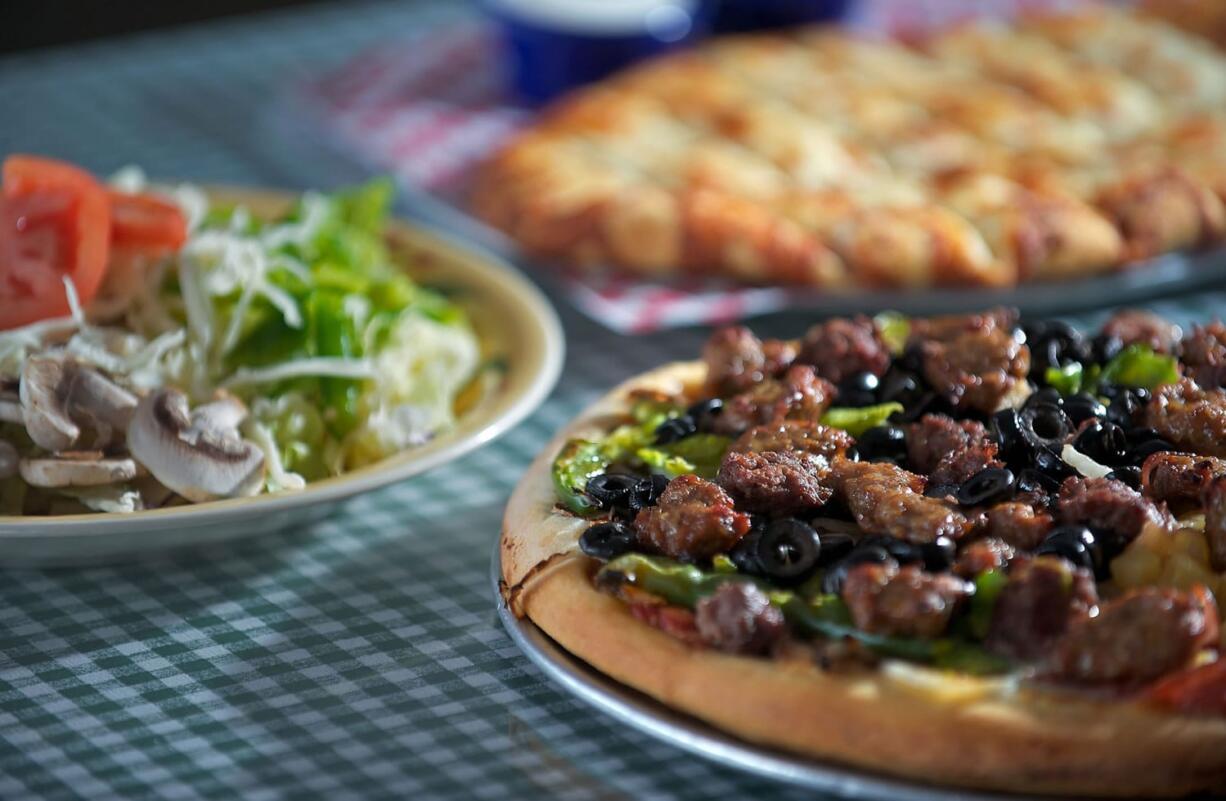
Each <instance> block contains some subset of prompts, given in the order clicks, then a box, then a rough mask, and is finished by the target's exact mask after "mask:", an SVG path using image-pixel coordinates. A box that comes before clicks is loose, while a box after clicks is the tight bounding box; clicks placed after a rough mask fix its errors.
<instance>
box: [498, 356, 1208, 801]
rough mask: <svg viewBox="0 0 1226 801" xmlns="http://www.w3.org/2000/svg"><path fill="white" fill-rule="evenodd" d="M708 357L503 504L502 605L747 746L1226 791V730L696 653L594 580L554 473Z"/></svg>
mask: <svg viewBox="0 0 1226 801" xmlns="http://www.w3.org/2000/svg"><path fill="white" fill-rule="evenodd" d="M703 370H704V368H703V366H702V365H701V364H700V363H697V362H690V363H679V364H673V365H669V366H666V367H664V368H661V369H660V370H656V371H653V372H651V373H647V374H645V375H643V376H641V377H639V378H636V379H633V380H631V381H629V382H627V383H625V384H623V385H621V386H620V387H618V388H617V389H616V390H614V391H613V392H612V393H610V394H609V395H607V396H605V397H604V398H602V399H601V400H600V401H598V402H597V403H596V404H595V405H594V406H593V407H591V408H590V409H589V410H588V411H586V412H585V413H584V414H582V415H580V417H579V418H577V419H576V420H575V422H574V423H572V424H571V425H570V426H568V427H567V429H566V430H564V431H563V432H562V433H561V434H560V435H559V436H558V438H557V439H555V441H554V442H553V443H551V445H550V446H549V447H548V448H547V449H546V450H545V452H544V453H542V455H541V456H540V458H538V459H537V460H536V462H535V463H534V464H533V466H532V468H531V469H530V470H529V472H528V473H527V475H526V476H525V477H524V479H523V481H522V482H521V483H520V485H519V487H518V488H517V489H516V491H515V493H514V495H513V496H512V498H511V501H510V504H509V506H508V508H507V515H506V519H505V521H504V524H503V535H502V545H501V554H502V560H503V561H502V578H503V593H504V597H505V598H506V599H507V600H508V601H509V602H510V603H511V605H512V609H513V610H514V611H515V612H516V614H518V615H520V616H524V615H526V616H527V617H529V618H531V619H532V620H533V621H534V622H535V623H536V624H537V625H539V626H540V627H541V628H542V629H543V630H544V631H546V632H547V633H548V634H549V635H550V636H551V637H553V638H554V639H555V640H557V641H558V642H559V643H560V644H561V645H562V646H563V647H565V648H566V649H567V650H569V651H570V652H571V653H574V654H575V655H577V656H578V657H580V658H582V659H583V660H585V661H587V662H588V663H589V664H591V665H593V666H594V667H596V668H597V669H598V670H600V671H602V672H604V673H606V674H608V675H610V676H612V677H613V678H615V679H617V680H618V681H621V682H623V683H625V684H627V685H629V686H632V687H634V688H636V689H638V690H640V691H642V692H644V693H647V694H648V695H651V696H652V697H654V698H657V699H658V700H660V701H662V702H663V703H665V704H667V705H669V706H671V707H674V708H676V709H679V710H682V711H685V712H687V713H689V714H692V715H694V716H696V717H698V718H700V719H702V720H704V721H707V722H708V723H710V724H712V725H714V726H716V727H718V728H721V729H724V730H726V731H729V732H731V733H733V734H735V735H737V736H739V737H742V738H744V739H746V740H748V741H751V742H755V743H761V744H763V745H768V746H772V747H778V748H782V749H785V750H788V751H792V752H795V753H798V754H802V755H806V756H812V757H815V758H822V759H833V760H837V761H841V762H846V763H849V764H853V765H856V766H859V767H863V768H866V769H870V770H873V771H880V772H884V773H889V774H894V775H897V776H901V777H904V778H910V779H916V780H921V781H928V782H933V783H938V784H957V785H964V786H969V787H977V788H984V789H992V790H1005V791H1015V792H1032V793H1052V794H1060V795H1068V794H1092V795H1107V796H1117V797H1154V796H1163V797H1170V796H1178V795H1184V794H1187V793H1190V792H1194V791H1197V790H1203V789H1208V788H1214V789H1226V720H1222V719H1212V718H1200V719H1198V718H1189V717H1180V716H1171V715H1163V714H1160V713H1158V712H1155V711H1153V710H1150V709H1148V708H1145V707H1143V706H1141V705H1139V704H1135V703H1131V702H1113V701H1110V700H1101V701H1100V700H1094V699H1092V698H1089V697H1086V696H1081V695H1074V694H1068V693H1057V692H1055V691H1035V690H1028V689H1025V688H1024V687H1023V688H1019V687H1017V686H1016V685H1011V684H1009V683H1008V682H1005V681H1000V680H981V679H975V678H970V677H958V676H949V675H947V674H939V673H936V672H933V671H928V670H926V669H923V668H915V667H908V666H903V665H899V664H895V663H891V664H890V665H889V666H888V667H886V668H885V669H884V670H883V671H877V672H863V671H862V672H858V673H831V672H827V671H823V670H821V669H819V668H817V667H816V666H814V665H813V664H811V663H809V662H807V661H803V660H796V659H792V660H782V661H780V660H775V661H771V660H767V659H756V658H748V657H739V656H731V655H726V654H722V653H719V652H716V651H712V650H708V649H702V648H695V647H691V646H687V645H685V644H683V643H682V642H680V641H679V640H677V639H675V638H673V637H670V636H668V635H667V634H664V633H663V632H661V631H659V630H657V629H654V628H652V627H650V626H648V625H646V624H644V623H642V622H640V621H638V620H637V619H635V618H634V617H633V616H632V615H631V614H630V612H629V609H628V607H627V606H626V605H625V604H624V603H622V602H621V601H619V600H617V599H615V598H613V597H611V596H609V595H606V594H603V593H600V592H597V591H596V590H595V589H594V587H593V586H592V584H591V580H590V576H591V572H592V571H593V570H594V569H595V567H596V563H595V562H594V561H592V560H590V559H588V558H587V557H585V556H583V555H582V553H580V552H579V551H578V550H577V548H576V545H575V542H576V539H577V537H578V534H579V533H580V532H581V531H582V528H583V527H584V526H583V523H582V522H581V521H578V520H577V519H576V518H574V517H571V516H569V515H567V514H564V513H561V512H559V511H557V510H556V508H555V503H554V496H553V488H552V484H551V480H550V471H549V467H550V463H551V460H552V456H553V454H554V452H555V450H556V448H557V447H558V446H559V445H560V444H561V443H562V442H563V441H565V440H566V439H567V438H570V437H574V436H582V435H583V433H584V432H585V431H590V430H592V428H593V426H597V427H598V426H599V421H600V420H602V419H606V420H607V419H608V418H609V415H610V414H614V415H616V413H617V412H619V411H624V410H625V408H626V398H627V396H628V394H629V392H630V391H632V390H633V389H636V388H646V387H650V388H663V389H665V390H666V391H677V390H680V389H682V388H683V387H692V386H694V385H696V384H697V383H699V382H700V381H701V379H702V378H703Z"/></svg>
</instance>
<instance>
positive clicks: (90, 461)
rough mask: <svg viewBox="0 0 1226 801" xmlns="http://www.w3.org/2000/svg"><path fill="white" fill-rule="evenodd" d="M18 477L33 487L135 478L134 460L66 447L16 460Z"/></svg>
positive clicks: (94, 484)
mask: <svg viewBox="0 0 1226 801" xmlns="http://www.w3.org/2000/svg"><path fill="white" fill-rule="evenodd" d="M18 469H19V470H20V471H21V477H22V478H24V479H25V480H26V483H27V484H29V485H30V486H33V487H101V486H104V485H106V484H117V483H119V482H121V481H130V480H131V479H133V478H136V462H134V461H132V460H131V459H127V458H119V459H108V458H106V457H104V456H103V455H102V453H101V452H99V451H75V452H74V451H68V452H65V453H60V454H57V455H55V456H48V457H45V458H39V459H22V460H21V461H20V462H19V463H18Z"/></svg>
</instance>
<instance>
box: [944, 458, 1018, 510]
mask: <svg viewBox="0 0 1226 801" xmlns="http://www.w3.org/2000/svg"><path fill="white" fill-rule="evenodd" d="M1015 490H1016V484H1015V482H1014V478H1013V471H1012V470H1009V469H1008V468H1007V467H985V468H984V469H982V470H980V471H979V472H978V473H976V474H975V475H973V476H971V477H970V478H968V479H967V480H966V481H963V482H962V485H961V486H959V487H958V492H957V495H956V497H957V499H958V503H959V504H961V505H962V506H989V505H991V504H994V503H1000V502H1002V501H1007V500H1009V499H1010V498H1012V497H1013V493H1014V491H1015Z"/></svg>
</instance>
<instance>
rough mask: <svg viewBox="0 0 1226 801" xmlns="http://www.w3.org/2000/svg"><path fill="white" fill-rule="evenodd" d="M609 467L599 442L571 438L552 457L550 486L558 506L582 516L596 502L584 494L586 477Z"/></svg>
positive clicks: (587, 512)
mask: <svg viewBox="0 0 1226 801" xmlns="http://www.w3.org/2000/svg"><path fill="white" fill-rule="evenodd" d="M608 466H609V463H608V461H607V460H606V459H605V456H604V453H603V452H602V450H601V447H600V443H599V442H592V441H590V440H586V439H572V440H571V441H570V442H567V443H566V444H565V445H563V446H562V450H561V451H560V452H559V453H558V455H557V458H555V459H554V460H553V470H552V471H551V475H552V476H553V489H554V492H555V493H556V494H557V496H558V500H560V501H561V502H562V505H563V506H565V507H566V508H567V509H569V510H571V511H572V512H574V513H575V514H579V515H586V514H589V513H591V512H593V511H595V510H596V505H595V504H593V503H592V501H591V499H589V498H588V497H587V495H586V494H584V492H583V489H584V487H586V486H587V482H588V479H590V478H591V477H592V476H595V475H599V474H600V473H603V472H604V471H605V468H607V467H608Z"/></svg>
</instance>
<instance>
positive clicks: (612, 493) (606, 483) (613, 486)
mask: <svg viewBox="0 0 1226 801" xmlns="http://www.w3.org/2000/svg"><path fill="white" fill-rule="evenodd" d="M638 483H639V477H638V476H635V475H630V474H629V473H601V474H600V475H598V476H592V477H591V478H590V479H588V482H587V486H586V487H584V491H585V492H586V493H587V494H588V495H589V496H590V497H591V498H592V500H594V501H596V503H597V504H598V505H599V506H600V507H601V508H602V509H614V508H616V507H619V506H629V505H630V495H631V493H633V492H634V488H635V487H637V486H638Z"/></svg>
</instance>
